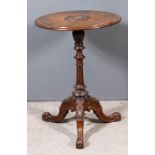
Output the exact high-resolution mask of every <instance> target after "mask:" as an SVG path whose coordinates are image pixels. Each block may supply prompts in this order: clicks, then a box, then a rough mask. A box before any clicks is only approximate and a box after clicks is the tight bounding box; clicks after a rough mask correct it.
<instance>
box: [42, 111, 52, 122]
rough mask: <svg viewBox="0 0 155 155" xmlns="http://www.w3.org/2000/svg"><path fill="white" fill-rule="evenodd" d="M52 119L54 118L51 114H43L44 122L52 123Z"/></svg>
mask: <svg viewBox="0 0 155 155" xmlns="http://www.w3.org/2000/svg"><path fill="white" fill-rule="evenodd" d="M51 117H52V115H51V114H50V113H49V112H44V113H43V114H42V120H43V121H46V122H50V121H51Z"/></svg>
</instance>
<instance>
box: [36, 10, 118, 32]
mask: <svg viewBox="0 0 155 155" xmlns="http://www.w3.org/2000/svg"><path fill="white" fill-rule="evenodd" d="M120 20H121V17H120V16H118V15H116V14H113V13H109V12H102V11H91V10H80V11H65V12H57V13H51V14H47V15H45V16H42V17H40V18H38V19H37V20H36V21H35V23H36V25H37V26H38V27H41V28H45V29H51V30H64V31H65V30H66V31H67V30H68V31H73V30H91V29H98V28H102V27H106V26H111V25H114V24H116V23H118V22H119V21H120Z"/></svg>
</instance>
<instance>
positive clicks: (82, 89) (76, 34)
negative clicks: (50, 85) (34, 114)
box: [42, 30, 121, 149]
mask: <svg viewBox="0 0 155 155" xmlns="http://www.w3.org/2000/svg"><path fill="white" fill-rule="evenodd" d="M73 38H74V40H75V46H74V49H75V50H76V55H75V59H76V70H77V74H76V84H75V86H74V88H75V90H74V91H73V93H72V96H71V97H68V98H67V99H65V100H64V101H63V102H62V104H61V106H60V110H59V114H58V115H57V116H53V115H51V114H50V113H48V112H45V113H44V114H43V115H42V119H43V120H44V121H47V122H55V123H58V122H61V121H62V120H63V119H64V118H65V116H66V115H67V113H68V112H69V110H70V111H71V112H74V111H76V121H77V141H76V148H79V149H81V148H84V140H83V129H84V112H85V111H90V110H92V111H93V112H94V113H95V115H96V116H97V117H98V119H99V120H101V122H103V123H110V122H115V121H120V120H121V115H120V114H119V113H117V112H115V113H113V114H112V115H110V116H108V115H106V114H104V112H103V110H102V107H101V105H100V103H99V101H98V100H97V99H96V98H94V97H91V96H90V95H89V94H88V91H87V90H86V86H85V84H84V75H83V59H84V58H85V56H84V55H83V52H82V51H83V49H84V45H83V39H84V31H82V30H81V31H73Z"/></svg>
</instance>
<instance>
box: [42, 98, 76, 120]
mask: <svg viewBox="0 0 155 155" xmlns="http://www.w3.org/2000/svg"><path fill="white" fill-rule="evenodd" d="M69 110H71V111H75V106H74V100H72V98H71V97H69V98H67V99H65V100H63V102H62V104H61V106H60V109H59V114H58V115H56V116H53V115H51V114H50V113H49V112H45V113H43V114H42V120H43V121H46V122H54V123H59V122H61V121H62V120H63V119H64V118H65V117H66V115H67V113H68V111H69Z"/></svg>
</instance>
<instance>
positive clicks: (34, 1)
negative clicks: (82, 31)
mask: <svg viewBox="0 0 155 155" xmlns="http://www.w3.org/2000/svg"><path fill="white" fill-rule="evenodd" d="M127 5H128V2H127V0H108V1H107V0H64V1H62V0H28V20H27V21H28V59H27V61H28V66H27V67H28V68H27V72H28V74H27V75H28V77H27V79H28V81H27V82H28V100H62V99H63V98H65V97H66V96H69V95H70V94H71V92H72V90H73V85H74V84H75V60H74V59H73V56H74V55H75V51H74V50H73V39H72V35H71V32H68V31H65V32H59V31H49V30H43V29H39V28H37V27H35V25H34V20H35V19H36V18H37V17H39V16H42V15H44V14H47V13H50V12H58V11H65V10H91V9H92V10H102V11H109V12H113V13H117V14H119V15H120V16H121V17H122V21H121V22H120V23H119V24H117V25H114V26H112V27H108V28H105V29H99V30H92V31H86V35H85V47H86V49H85V50H84V55H85V56H86V59H85V60H84V64H85V65H84V69H85V70H84V71H85V72H84V73H85V81H86V82H85V83H86V85H87V89H88V90H89V92H90V94H91V95H93V96H96V97H97V98H98V99H100V100H103V99H104V100H105V99H127V96H128V92H127V91H128V88H127V87H128V79H127V77H128V46H127V43H128V40H127V39H128V36H127V33H128V26H127V20H128V15H127V13H128V11H127V9H128V6H127Z"/></svg>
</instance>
